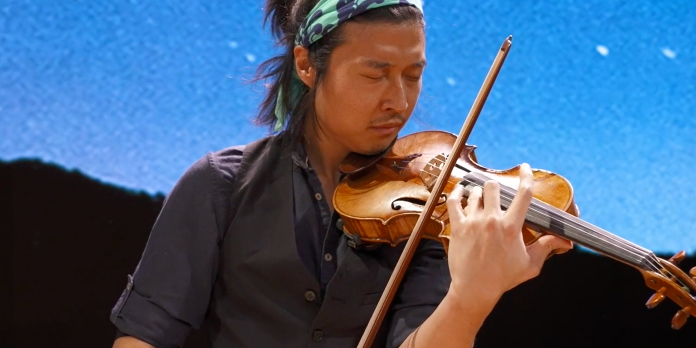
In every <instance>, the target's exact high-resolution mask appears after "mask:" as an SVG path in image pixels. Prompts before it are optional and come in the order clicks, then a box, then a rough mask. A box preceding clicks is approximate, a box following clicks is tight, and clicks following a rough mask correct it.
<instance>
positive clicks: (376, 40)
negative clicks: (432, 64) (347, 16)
mask: <svg viewBox="0 0 696 348" xmlns="http://www.w3.org/2000/svg"><path fill="white" fill-rule="evenodd" d="M342 30H343V32H342V34H343V43H342V44H341V45H340V46H338V47H336V49H335V51H334V52H333V54H332V60H333V58H334V57H335V58H337V59H344V60H350V61H355V60H358V61H360V60H363V61H364V60H366V59H367V60H383V61H385V62H393V61H395V60H396V61H413V62H412V63H415V62H417V61H425V33H424V32H423V28H422V27H421V26H420V25H419V24H418V23H416V22H408V23H400V24H394V23H360V22H357V23H355V22H347V23H345V24H344V27H343V28H342Z"/></svg>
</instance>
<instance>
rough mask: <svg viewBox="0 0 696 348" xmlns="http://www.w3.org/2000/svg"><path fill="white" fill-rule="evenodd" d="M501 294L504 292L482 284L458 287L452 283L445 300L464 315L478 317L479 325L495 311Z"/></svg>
mask: <svg viewBox="0 0 696 348" xmlns="http://www.w3.org/2000/svg"><path fill="white" fill-rule="evenodd" d="M501 296H502V294H498V293H497V292H494V291H489V290H488V289H485V288H484V287H481V286H475V285H474V286H466V287H463V286H458V287H457V286H454V284H451V285H450V288H449V291H447V295H445V298H444V299H443V302H446V303H447V306H449V307H451V308H452V309H453V310H455V311H457V312H459V313H461V314H462V315H463V316H466V317H467V318H472V319H477V320H478V321H480V323H479V325H482V324H483V321H484V319H486V317H487V316H488V314H490V313H491V311H493V308H494V307H495V305H496V303H498V300H500V297H501Z"/></svg>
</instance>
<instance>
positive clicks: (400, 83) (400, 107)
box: [382, 78, 408, 113]
mask: <svg viewBox="0 0 696 348" xmlns="http://www.w3.org/2000/svg"><path fill="white" fill-rule="evenodd" d="M385 94H386V95H385V98H384V102H383V103H382V108H383V109H384V111H389V112H394V113H403V112H405V111H406V110H408V97H407V94H406V86H405V84H404V80H403V79H402V78H396V79H394V81H393V82H392V83H390V84H389V87H388V89H387V91H386V93H385Z"/></svg>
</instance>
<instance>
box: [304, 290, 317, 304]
mask: <svg viewBox="0 0 696 348" xmlns="http://www.w3.org/2000/svg"><path fill="white" fill-rule="evenodd" d="M304 298H305V300H307V301H309V302H312V301H314V300H316V299H317V293H315V292H314V291H312V290H307V291H305V293H304Z"/></svg>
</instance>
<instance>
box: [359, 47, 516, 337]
mask: <svg viewBox="0 0 696 348" xmlns="http://www.w3.org/2000/svg"><path fill="white" fill-rule="evenodd" d="M511 46H512V35H510V36H508V38H507V39H505V41H504V42H503V45H502V46H501V47H500V50H499V51H498V54H497V55H496V57H495V59H494V60H493V64H492V65H491V68H490V70H488V74H487V75H486V79H485V80H484V81H483V85H482V86H481V89H480V90H479V92H478V95H477V96H476V99H475V100H474V104H473V105H472V106H471V110H469V115H468V116H467V117H466V120H465V121H464V125H463V126H462V130H461V131H460V132H459V135H458V136H457V140H456V141H455V142H454V146H453V147H452V152H451V153H450V155H449V157H447V161H446V162H445V165H444V167H443V168H442V172H441V174H440V176H439V177H438V178H437V181H436V182H435V186H434V187H433V190H432V192H431V193H430V196H429V197H428V201H427V202H426V203H425V207H424V208H423V213H422V214H421V215H420V217H419V218H418V221H417V222H416V225H415V226H414V227H413V232H411V236H410V237H409V239H408V241H407V242H406V246H405V247H404V251H403V252H402V253H401V256H400V257H399V261H398V262H397V263H396V267H395V268H394V271H393V272H392V275H391V277H390V278H389V282H388V283H387V287H386V289H385V290H384V292H383V293H382V297H380V299H379V302H378V303H377V308H375V311H374V312H373V313H372V317H371V318H370V321H369V322H368V324H367V327H366V329H365V332H364V333H363V335H362V337H361V338H360V343H358V348H368V347H371V346H372V342H373V341H374V339H375V336H376V335H377V330H378V329H379V327H380V325H381V324H382V320H384V317H385V316H386V314H387V310H388V309H389V306H390V304H391V301H392V299H394V295H395V294H396V290H397V289H398V287H399V284H401V280H402V279H403V278H404V275H405V274H406V269H407V267H408V265H409V263H410V262H411V259H412V258H413V254H415V252H416V248H417V247H418V243H419V242H420V240H421V237H422V235H423V231H425V228H424V227H425V222H426V221H428V220H430V217H431V216H432V214H433V211H434V210H435V204H436V203H437V202H438V197H440V195H441V194H442V191H443V190H444V188H445V184H446V183H447V178H449V176H450V174H451V173H452V169H454V165H455V163H456V162H457V158H459V155H460V154H461V152H462V149H463V148H464V145H465V144H466V141H467V139H468V138H469V135H470V134H471V131H472V130H473V128H474V124H476V120H477V119H478V116H479V114H480V113H481V110H482V109H483V105H484V104H485V103H486V99H487V98H488V94H489V93H490V92H491V88H492V87H493V83H494V82H495V79H496V77H498V72H500V68H501V67H502V66H503V62H505V57H507V53H508V51H510V47H511Z"/></svg>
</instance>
